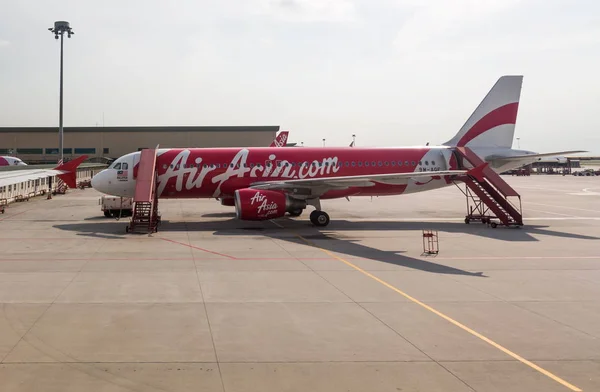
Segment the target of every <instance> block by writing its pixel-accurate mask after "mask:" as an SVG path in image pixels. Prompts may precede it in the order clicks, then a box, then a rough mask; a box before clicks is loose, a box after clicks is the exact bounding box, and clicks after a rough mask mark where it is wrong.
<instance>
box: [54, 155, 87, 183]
mask: <svg viewBox="0 0 600 392" xmlns="http://www.w3.org/2000/svg"><path fill="white" fill-rule="evenodd" d="M87 157H88V156H87V155H82V156H80V157H78V158H75V159H73V160H72V161H69V162H66V163H63V164H62V165H58V166H57V167H55V168H54V170H58V171H61V172H63V173H62V174H59V175H58V178H60V179H61V180H63V181H64V183H65V184H67V185H68V186H69V188H73V189H74V188H77V168H78V167H79V165H81V163H82V162H83V161H85V160H86V159H87Z"/></svg>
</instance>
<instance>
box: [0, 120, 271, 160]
mask: <svg viewBox="0 0 600 392" xmlns="http://www.w3.org/2000/svg"><path fill="white" fill-rule="evenodd" d="M278 131H279V126H166V127H163V126H151V127H146V126H134V127H65V128H64V151H63V154H64V156H65V158H66V159H70V158H74V157H76V156H79V155H83V154H86V155H88V156H89V157H90V158H96V159H101V158H110V159H115V158H118V157H120V156H122V155H125V154H128V153H130V152H133V151H138V150H141V149H143V148H153V147H156V146H157V145H160V147H165V148H168V147H266V146H268V145H269V144H271V142H272V141H273V139H275V136H276V134H277V132H278ZM0 155H12V156H16V157H18V158H21V159H22V160H23V161H25V162H26V163H29V164H31V163H53V162H57V161H58V159H59V157H58V155H59V154H58V128H57V127H0Z"/></svg>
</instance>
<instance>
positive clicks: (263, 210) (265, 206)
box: [250, 192, 277, 217]
mask: <svg viewBox="0 0 600 392" xmlns="http://www.w3.org/2000/svg"><path fill="white" fill-rule="evenodd" d="M258 203H260V204H259V205H258V208H257V209H256V213H257V215H258V216H259V217H267V216H270V215H275V214H277V203H274V202H269V199H267V197H266V196H265V195H263V194H262V193H260V192H256V194H255V195H254V196H252V198H251V199H250V205H251V206H253V205H255V204H258Z"/></svg>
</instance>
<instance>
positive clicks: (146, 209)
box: [125, 149, 160, 233]
mask: <svg viewBox="0 0 600 392" xmlns="http://www.w3.org/2000/svg"><path fill="white" fill-rule="evenodd" d="M135 174H136V173H134V175H135ZM156 182H157V181H156V149H144V150H142V152H141V153H140V162H139V164H138V168H137V178H136V182H135V194H134V197H133V201H134V203H135V204H134V206H133V215H132V216H131V221H130V222H129V226H127V227H126V228H125V230H126V231H127V232H128V233H129V232H132V233H154V232H156V231H158V223H159V221H160V217H159V215H158V194H157V192H156V185H157V184H156Z"/></svg>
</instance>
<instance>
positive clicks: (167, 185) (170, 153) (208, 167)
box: [99, 147, 454, 199]
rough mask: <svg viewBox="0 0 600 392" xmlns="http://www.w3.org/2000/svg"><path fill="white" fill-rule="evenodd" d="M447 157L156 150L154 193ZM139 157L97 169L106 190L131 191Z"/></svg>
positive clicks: (436, 164) (395, 189) (437, 164)
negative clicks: (107, 168) (99, 170)
mask: <svg viewBox="0 0 600 392" xmlns="http://www.w3.org/2000/svg"><path fill="white" fill-rule="evenodd" d="M451 156H452V152H451V149H449V148H445V147H415V148H349V147H341V148H290V147H286V148H272V147H266V148H185V149H184V148H170V149H160V150H158V153H157V162H156V170H157V174H158V177H157V192H158V195H159V197H161V198H213V197H219V198H230V197H233V195H234V192H235V190H237V189H243V188H247V187H249V186H251V185H252V184H256V183H258V182H273V181H285V180H293V179H313V178H314V179H318V178H327V177H347V176H361V175H373V174H389V173H412V172H423V171H431V172H435V171H441V170H447V169H449V168H450V166H454V165H453V164H451V163H450V162H453V160H452V159H451ZM139 159H140V153H139V152H136V153H131V154H128V155H125V156H123V157H121V158H119V159H118V160H117V161H115V163H113V165H112V166H111V168H112V169H114V170H112V171H111V170H110V169H111V168H109V170H107V171H106V173H104V172H103V173H104V174H103V173H101V174H102V175H103V176H111V174H110V173H114V177H112V178H108V177H107V178H103V179H99V182H100V181H103V182H104V183H106V182H109V183H110V184H106V188H107V189H106V191H107V193H110V194H113V195H119V196H124V197H132V196H133V192H134V189H135V179H136V177H137V167H138V163H139ZM119 164H121V165H120V167H119ZM123 164H127V167H124V166H123ZM132 168H133V170H131V169H132ZM118 173H120V174H118ZM447 184H448V183H447V182H446V181H445V180H444V179H443V178H441V177H439V176H432V179H430V180H428V181H426V182H423V183H421V182H419V181H416V180H415V181H411V180H405V181H403V182H401V183H397V184H382V183H375V184H370V185H369V186H364V187H362V186H361V187H350V188H341V189H339V190H328V191H327V192H326V193H325V194H322V195H321V196H320V198H321V199H330V198H338V197H346V196H353V195H361V196H379V195H394V194H401V193H406V192H414V191H420V190H428V189H433V188H438V187H441V186H445V185H447ZM434 185H435V186H434ZM407 188H408V189H407ZM413 188H414V189H413Z"/></svg>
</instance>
